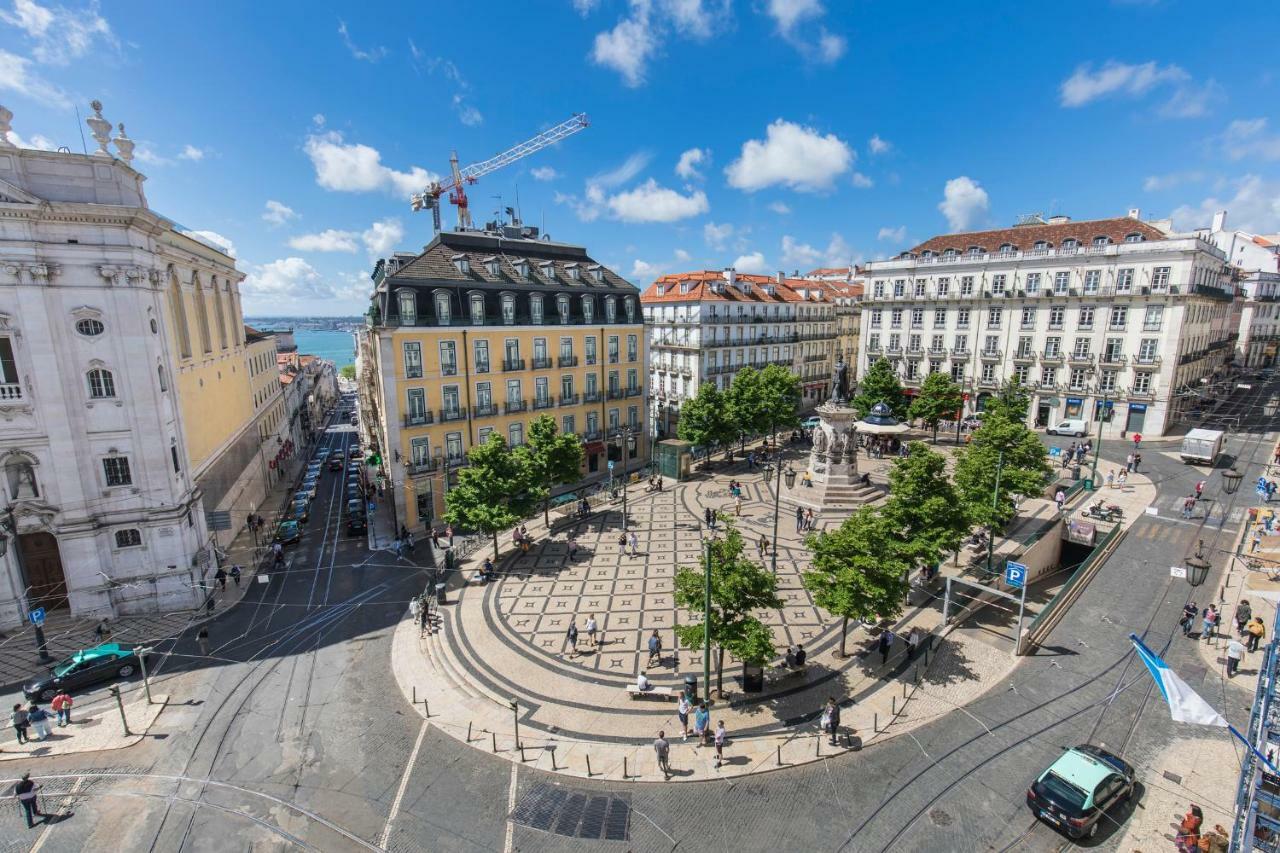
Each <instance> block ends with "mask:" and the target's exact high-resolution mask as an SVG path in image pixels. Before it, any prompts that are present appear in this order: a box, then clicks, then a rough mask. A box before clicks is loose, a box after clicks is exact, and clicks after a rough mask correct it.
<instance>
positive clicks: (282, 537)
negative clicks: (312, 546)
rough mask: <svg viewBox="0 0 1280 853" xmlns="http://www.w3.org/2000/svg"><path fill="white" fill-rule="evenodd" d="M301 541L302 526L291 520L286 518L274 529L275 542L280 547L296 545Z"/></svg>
mask: <svg viewBox="0 0 1280 853" xmlns="http://www.w3.org/2000/svg"><path fill="white" fill-rule="evenodd" d="M301 539H302V525H301V524H299V523H298V522H297V521H296V520H294V519H292V518H286V519H285V520H284V521H282V522H280V526H279V527H277V528H276V536H275V540H274V541H276V542H279V543H280V544H281V545H296V544H298V542H299V541H300V540H301Z"/></svg>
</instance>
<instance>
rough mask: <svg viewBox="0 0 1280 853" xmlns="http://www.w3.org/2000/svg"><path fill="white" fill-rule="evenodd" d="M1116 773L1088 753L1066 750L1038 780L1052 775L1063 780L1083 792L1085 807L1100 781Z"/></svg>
mask: <svg viewBox="0 0 1280 853" xmlns="http://www.w3.org/2000/svg"><path fill="white" fill-rule="evenodd" d="M1117 772H1118V771H1117V770H1116V768H1115V767H1113V766H1111V765H1110V764H1108V763H1107V762H1105V761H1103V760H1102V759H1100V758H1094V757H1093V756H1092V755H1090V754H1089V753H1087V752H1081V751H1080V750H1078V749H1068V750H1067V751H1066V752H1064V753H1062V756H1061V757H1060V758H1059V759H1058V760H1057V761H1055V762H1053V764H1052V765H1050V766H1049V769H1048V770H1046V771H1044V773H1042V774H1041V775H1040V778H1041V779H1043V778H1044V777H1045V776H1047V775H1049V774H1050V773H1052V774H1053V775H1055V776H1057V777H1059V778H1061V779H1065V780H1066V781H1068V782H1070V783H1071V784H1072V785H1075V786H1076V787H1077V788H1079V789H1080V790H1082V791H1084V792H1085V795H1086V800H1085V805H1089V804H1090V803H1092V801H1093V792H1094V791H1096V790H1097V789H1098V785H1100V784H1101V783H1102V780H1103V779H1106V778H1107V777H1108V776H1110V775H1112V774H1113V773H1117Z"/></svg>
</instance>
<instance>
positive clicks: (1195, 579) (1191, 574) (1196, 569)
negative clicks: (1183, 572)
mask: <svg viewBox="0 0 1280 853" xmlns="http://www.w3.org/2000/svg"><path fill="white" fill-rule="evenodd" d="M1208 578H1209V561H1208V560H1206V559H1205V558H1204V540H1203V539H1201V540H1200V541H1199V542H1198V543H1197V544H1196V555H1195V556H1194V557H1188V558H1187V583H1189V584H1191V585H1192V586H1193V587H1194V586H1200V585H1202V584H1203V583H1204V582H1205V581H1206V580H1208Z"/></svg>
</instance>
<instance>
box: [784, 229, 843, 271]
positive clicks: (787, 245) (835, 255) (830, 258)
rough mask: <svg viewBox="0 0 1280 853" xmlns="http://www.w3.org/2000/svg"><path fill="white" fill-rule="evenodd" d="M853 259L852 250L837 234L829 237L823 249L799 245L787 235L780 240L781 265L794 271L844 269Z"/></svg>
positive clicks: (805, 244)
mask: <svg viewBox="0 0 1280 853" xmlns="http://www.w3.org/2000/svg"><path fill="white" fill-rule="evenodd" d="M853 257H854V251H853V248H852V247H851V246H850V245H849V244H848V243H847V242H845V239H844V237H842V236H840V235H839V234H832V235H831V242H829V243H828V244H827V246H826V248H825V249H823V248H819V247H817V246H812V245H810V244H808V243H801V242H800V241H799V240H797V239H795V238H794V237H792V236H791V235H789V234H787V235H784V236H783V238H782V263H783V265H784V266H788V267H792V268H794V269H810V268H812V267H818V266H826V267H845V266H849V264H851V263H852V262H853Z"/></svg>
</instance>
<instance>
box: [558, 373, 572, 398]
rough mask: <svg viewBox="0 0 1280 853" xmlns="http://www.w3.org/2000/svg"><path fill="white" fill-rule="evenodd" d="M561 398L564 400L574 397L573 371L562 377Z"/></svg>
mask: <svg viewBox="0 0 1280 853" xmlns="http://www.w3.org/2000/svg"><path fill="white" fill-rule="evenodd" d="M560 399H561V400H562V401H564V400H572V399H573V374H571V373H566V374H564V375H563V376H561V377H560Z"/></svg>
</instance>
